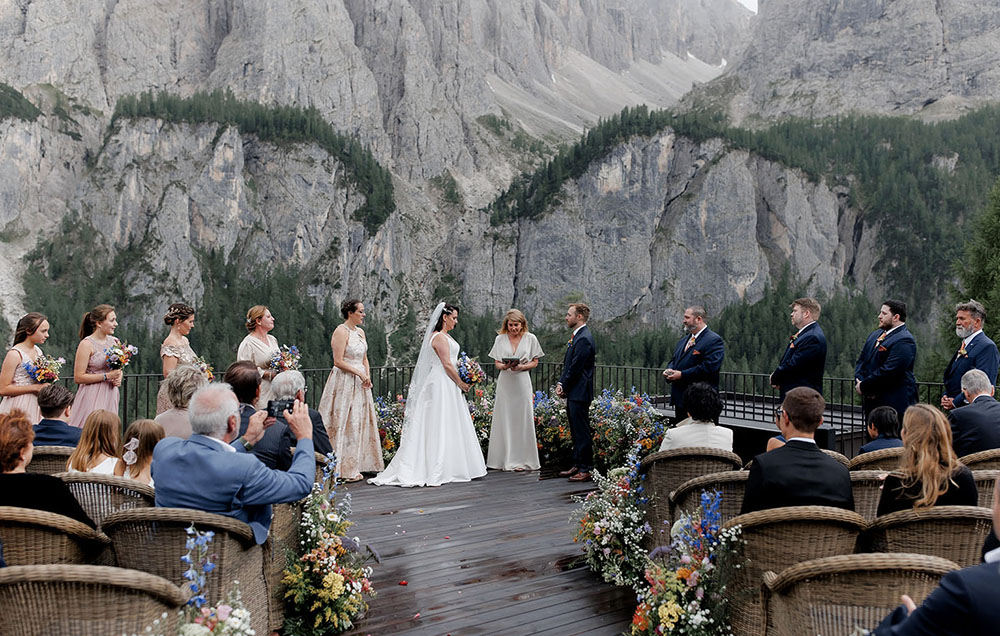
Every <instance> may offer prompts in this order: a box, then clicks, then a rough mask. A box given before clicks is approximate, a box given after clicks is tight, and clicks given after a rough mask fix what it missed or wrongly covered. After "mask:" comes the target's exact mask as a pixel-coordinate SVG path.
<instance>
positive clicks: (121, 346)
mask: <svg viewBox="0 0 1000 636" xmlns="http://www.w3.org/2000/svg"><path fill="white" fill-rule="evenodd" d="M137 353H139V348H138V347H136V346H134V345H130V344H129V343H127V342H125V341H124V340H120V341H119V342H117V343H116V344H113V345H111V346H110V347H108V348H107V349H105V350H104V357H105V359H106V360H107V362H108V366H109V367H111V368H112V369H115V370H117V369H124V368H125V367H127V366H128V363H129V362H131V361H132V356H134V355H136V354H137Z"/></svg>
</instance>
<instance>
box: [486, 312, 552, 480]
mask: <svg viewBox="0 0 1000 636" xmlns="http://www.w3.org/2000/svg"><path fill="white" fill-rule="evenodd" d="M497 333H498V335H497V338H496V340H495V341H494V342H493V349H491V350H490V357H491V358H493V360H494V362H493V364H494V365H496V368H497V369H498V370H499V371H500V377H499V378H497V394H496V399H495V400H494V402H493V426H492V428H491V429H490V450H489V452H488V453H487V456H486V466H487V467H489V468H497V469H499V470H514V471H523V470H538V469H539V467H540V465H541V464H540V463H539V461H538V441H537V440H536V439H535V409H534V391H533V390H532V388H531V377H530V376H529V375H528V371H530V370H531V369H534V368H535V367H537V366H538V359H539V358H541V357H542V356H544V355H545V353H544V352H543V351H542V347H541V345H539V344H538V338H536V337H535V334H533V333H530V332H529V331H528V319H527V318H525V316H524V314H523V313H521V312H520V311H518V310H517V309H511V310H509V311H508V312H507V314H506V315H505V316H504V317H503V324H502V325H501V326H500V331H499V332H497Z"/></svg>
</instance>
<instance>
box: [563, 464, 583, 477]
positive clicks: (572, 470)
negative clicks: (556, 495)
mask: <svg viewBox="0 0 1000 636" xmlns="http://www.w3.org/2000/svg"><path fill="white" fill-rule="evenodd" d="M578 472H580V469H579V468H577V467H576V466H574V467H572V468H570V469H569V470H563V471H560V472H559V476H560V477H572V476H573V475H575V474H577V473H578Z"/></svg>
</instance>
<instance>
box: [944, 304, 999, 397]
mask: <svg viewBox="0 0 1000 636" xmlns="http://www.w3.org/2000/svg"><path fill="white" fill-rule="evenodd" d="M984 322H986V309H985V308H984V307H983V306H982V304H980V303H978V302H976V301H975V300H970V301H969V302H966V303H959V304H957V305H955V335H956V336H958V337H959V338H961V339H962V342H961V343H960V344H959V347H958V351H957V352H956V353H955V355H954V356H953V357H952V359H951V362H949V363H948V366H947V367H946V368H945V370H944V395H942V396H941V408H942V409H944V410H946V411H950V410H951V409H954V408H958V407H960V406H964V405H965V404H967V403H968V402H966V399H965V396H964V395H963V394H962V376H963V375H965V373H966V372H967V371H971V370H972V369H979V370H980V371H982V372H983V373H985V374H986V377H987V378H989V380H990V385H996V383H997V368H1000V352H998V351H997V346H996V344H995V343H994V342H993V341H992V340H990V339H989V338H987V337H986V334H985V333H983V323H984Z"/></svg>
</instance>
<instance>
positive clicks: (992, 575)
mask: <svg viewBox="0 0 1000 636" xmlns="http://www.w3.org/2000/svg"><path fill="white" fill-rule="evenodd" d="M993 534H994V535H995V536H1000V480H998V483H997V484H996V487H995V488H994V490H993ZM902 601H903V605H901V606H899V607H898V608H896V610H895V611H894V612H893V613H892V614H889V616H887V617H886V619H885V620H883V621H882V623H881V624H880V625H879V626H878V628H877V629H876V630H875V631H874V632H873V635H874V636H992V634H996V633H997V631H998V625H1000V548H997V549H995V550H992V551H990V552H987V553H986V555H985V563H981V564H979V565H974V566H972V567H968V568H964V569H961V570H953V571H952V572H949V573H947V574H945V575H944V577H943V578H942V579H941V584H940V585H939V586H938V587H937V589H935V590H934V591H933V592H931V593H930V594H929V595H928V596H927V598H925V599H924V602H923V603H921V604H920V607H917V605H916V603H914V602H913V599H911V598H910V597H909V596H906V595H904V596H903V598H902Z"/></svg>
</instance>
